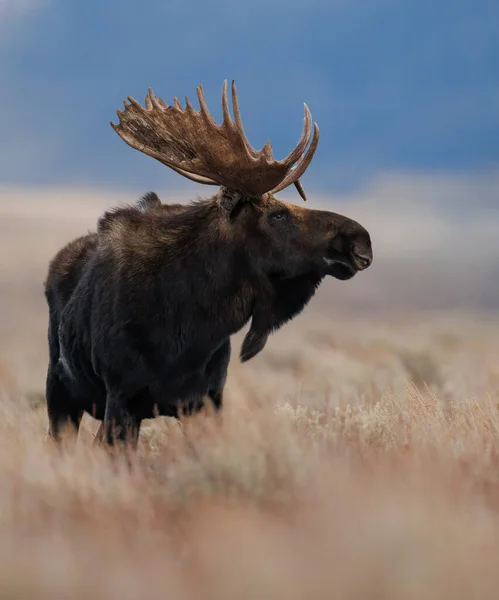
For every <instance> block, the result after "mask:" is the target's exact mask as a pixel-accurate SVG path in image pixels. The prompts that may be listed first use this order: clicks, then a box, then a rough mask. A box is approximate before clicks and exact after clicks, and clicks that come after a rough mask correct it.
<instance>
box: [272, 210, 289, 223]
mask: <svg viewBox="0 0 499 600" xmlns="http://www.w3.org/2000/svg"><path fill="white" fill-rule="evenodd" d="M285 218H286V213H285V211H283V210H280V211H279V212H275V213H273V214H272V215H271V219H272V220H273V221H282V220H283V219H285Z"/></svg>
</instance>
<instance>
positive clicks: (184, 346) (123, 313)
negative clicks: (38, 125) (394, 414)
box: [45, 87, 372, 445]
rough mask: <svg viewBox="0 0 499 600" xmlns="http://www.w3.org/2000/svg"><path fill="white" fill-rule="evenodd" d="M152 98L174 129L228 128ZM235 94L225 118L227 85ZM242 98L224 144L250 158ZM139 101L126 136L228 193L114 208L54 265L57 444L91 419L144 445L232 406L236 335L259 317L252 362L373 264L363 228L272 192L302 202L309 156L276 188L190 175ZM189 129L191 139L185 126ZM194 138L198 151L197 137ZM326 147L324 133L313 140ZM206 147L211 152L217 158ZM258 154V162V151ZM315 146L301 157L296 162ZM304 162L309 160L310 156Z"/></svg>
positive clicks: (246, 347) (150, 198)
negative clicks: (204, 410) (294, 191)
mask: <svg viewBox="0 0 499 600" xmlns="http://www.w3.org/2000/svg"><path fill="white" fill-rule="evenodd" d="M150 94H151V95H150V97H149V101H147V100H146V106H147V109H146V110H144V109H142V108H141V107H140V108H141V110H142V111H143V113H144V114H145V116H146V117H148V116H149V115H147V114H146V113H147V111H149V113H151V114H152V115H155V114H156V113H157V115H159V116H160V117H161V118H165V114H166V115H170V116H171V117H172V118H173V121H172V123H170V127H171V129H174V125H175V119H180V118H184V119H186V118H187V117H189V116H190V118H192V114H191V111H192V113H194V114H195V115H199V114H201V115H204V117H203V118H204V120H205V122H207V123H208V124H209V125H210V126H211V127H212V128H213V129H214V127H218V128H219V129H221V128H220V126H218V125H216V124H214V122H211V121H210V119H211V117H209V118H208V116H206V111H205V108H204V107H205V105H204V99H203V98H202V95H200V104H201V113H195V112H194V111H193V109H192V107H190V108H189V106H190V105H188V108H187V109H186V110H185V111H183V110H182V109H181V108H180V107H179V106H177V105H176V106H175V107H167V106H166V105H165V104H164V103H162V101H159V100H158V99H156V98H155V97H154V96H152V92H150ZM151 98H152V99H153V100H152V101H151ZM223 99H224V111H225V106H226V88H224V96H223ZM131 101H132V100H131ZM233 102H234V111H235V113H236V125H237V132H236V133H237V134H238V135H239V137H237V136H235V135H234V131H233V130H232V137H231V135H229V134H230V133H231V131H230V127H228V125H227V123H228V120H227V116H226V114H225V112H224V126H225V128H226V131H224V132H223V133H224V136H223V138H224V139H225V140H229V141H230V142H231V145H229V151H231V152H232V151H233V150H231V148H233V147H236V149H237V148H238V147H239V155H240V154H241V152H242V150H241V145H242V142H241V140H245V138H242V137H241V131H242V126H240V127H239V124H240V117H239V114H238V108H237V100H236V97H235V88H234V87H233ZM125 106H126V105H125ZM138 106H139V105H138V103H136V102H135V101H133V102H132V104H131V105H128V107H127V106H126V108H125V113H123V116H121V119H122V122H121V125H120V126H114V127H115V129H116V130H117V131H118V133H119V134H120V135H121V137H123V139H124V140H125V141H127V143H129V144H130V145H134V144H140V149H141V150H143V151H144V152H146V153H148V152H147V148H150V149H151V152H150V153H151V155H154V157H155V158H158V160H161V161H162V162H164V163H165V164H167V165H168V166H170V167H172V168H174V169H175V170H177V171H178V172H179V173H181V174H183V175H185V176H189V178H191V179H195V180H197V181H200V182H201V183H208V184H213V183H220V185H221V189H220V191H219V192H218V193H217V194H215V195H214V196H213V197H212V198H209V199H206V200H198V201H195V202H191V203H190V204H188V205H179V204H176V205H167V204H163V203H161V201H160V200H159V198H158V197H157V196H156V195H155V194H152V193H151V194H148V195H146V196H145V197H144V198H143V199H142V200H141V201H140V202H139V203H138V204H136V205H134V206H129V207H125V208H117V209H114V210H110V211H108V212H106V213H105V214H104V215H103V216H102V217H101V218H100V219H99V222H98V227H97V231H96V232H95V233H91V234H88V235H86V236H83V237H81V238H78V239H77V240H74V241H72V242H70V243H69V244H68V245H67V246H65V247H64V248H63V249H62V250H60V251H59V253H58V254H57V255H56V256H55V257H54V259H53V260H52V262H51V265H50V267H49V273H48V276H47V279H46V282H45V295H46V299H47V303H48V307H49V331H48V338H49V366H48V372H47V383H46V397H47V409H48V416H49V434H50V435H51V437H52V438H53V439H55V440H58V439H59V437H60V431H61V427H62V426H63V425H65V424H66V423H67V422H68V421H69V422H70V423H71V424H72V425H73V426H74V427H75V428H76V430H78V428H79V424H80V421H81V418H82V416H83V413H84V412H85V411H86V412H88V413H89V414H91V415H92V416H94V417H95V418H97V419H100V420H102V421H103V425H104V436H105V439H106V441H107V442H108V443H113V442H114V441H115V440H116V439H119V440H122V441H130V442H131V443H132V444H133V445H135V444H136V442H137V439H138V434H139V429H140V423H141V421H142V420H143V419H145V418H151V417H154V416H155V415H165V416H172V417H178V416H179V413H180V412H184V411H185V412H188V413H189V412H192V411H197V410H199V409H200V408H201V407H202V406H203V404H204V401H205V399H206V397H208V398H210V399H211V400H212V402H213V404H214V405H215V407H216V408H220V407H221V406H222V401H223V400H222V399H223V389H224V386H225V382H226V377H227V368H228V364H229V360H230V356H231V343H230V338H231V336H232V335H233V334H234V333H236V332H237V331H239V330H240V329H242V328H243V327H244V326H245V325H246V324H247V323H248V322H249V321H250V320H251V327H250V329H249V331H248V333H247V334H246V336H245V339H244V342H243V345H242V348H241V351H240V358H241V360H242V361H246V360H249V359H250V358H252V357H253V356H255V355H256V354H257V353H258V352H260V351H261V350H262V349H263V347H264V346H265V343H266V341H267V338H268V336H269V335H270V334H271V333H272V332H273V331H275V330H277V329H278V328H279V327H280V326H281V325H282V324H283V323H285V322H286V321H288V320H289V319H291V318H293V317H294V316H296V315H297V314H298V313H299V312H301V310H302V309H303V308H304V306H305V305H306V304H307V302H308V301H309V300H310V298H311V297H312V296H313V294H314V292H315V290H316V289H317V287H318V286H319V284H320V282H321V281H322V279H323V278H324V277H325V276H327V275H331V276H333V277H336V278H338V279H349V278H350V277H352V276H353V275H354V274H355V273H356V272H357V271H359V270H362V269H364V268H366V267H368V266H369V264H370V263H371V260H372V250H371V241H370V237H369V234H368V232H367V231H366V230H365V229H364V228H363V227H362V226H361V225H359V224H358V223H356V222H355V221H353V220H351V219H348V218H347V217H344V216H342V215H338V214H335V213H332V212H328V211H316V210H309V209H304V208H299V207H297V206H294V205H291V204H286V203H284V202H281V201H279V200H277V199H276V198H275V197H274V195H273V192H275V189H276V186H275V183H276V182H277V183H278V186H277V187H279V185H282V183H280V182H282V180H286V177H287V185H289V184H290V183H295V185H296V186H297V188H298V190H299V191H300V193H301V194H302V195H303V196H304V192H303V189H302V188H301V185H300V184H299V182H298V180H297V177H298V176H299V175H300V173H301V172H303V170H304V169H303V162H304V158H303V157H302V158H301V159H300V162H299V163H298V165H297V167H296V170H295V172H294V179H292V178H291V177H290V176H289V165H288V166H287V167H286V169H287V170H286V169H281V170H280V171H279V173H278V175H279V177H277V179H276V176H275V173H271V177H270V179H269V180H268V181H264V179H265V177H262V174H261V173H260V176H259V177H257V176H255V180H256V181H257V187H256V188H255V186H254V185H253V186H252V183H251V180H250V181H249V182H248V181H245V180H244V178H241V181H242V183H241V181H239V182H237V181H236V180H235V179H234V178H235V177H236V176H237V169H235V168H234V166H232V167H231V168H230V169H228V170H227V172H230V174H229V175H228V176H227V177H228V179H224V177H223V175H222V177H220V171H221V170H222V169H220V168H218V169H213V173H217V174H218V175H219V179H222V181H221V182H218V181H216V180H211V179H209V177H208V174H209V173H210V172H208V171H207V169H204V170H203V168H202V164H201V167H200V165H199V164H196V170H194V168H191V169H190V170H189V169H186V168H185V167H186V166H189V165H190V164H191V163H190V162H187V163H186V161H185V160H184V161H183V162H182V160H180V159H178V160H177V158H178V157H177V155H176V154H173V155H172V152H173V151H172V142H171V139H168V141H165V140H160V141H159V142H158V140H157V139H156V138H154V139H155V141H154V144H152V143H151V144H149V145H147V144H144V140H143V139H140V138H141V135H145V136H146V137H147V136H152V137H154V136H157V135H158V133H157V128H155V126H154V123H146V122H145V121H144V114H142V113H140V112H139V113H138V114H139V115H140V118H139V117H138V116H137V114H135V113H134V112H133V111H134V110H135V111H138V108H137V107H138ZM127 108H128V109H129V113H127ZM155 110H156V113H154V111H155ZM203 111H204V112H203ZM119 114H120V113H119ZM186 115H187V117H186ZM127 119H129V120H128V121H127ZM307 119H308V116H307V113H306V124H305V125H306V126H305V128H304V135H305V133H306V130H310V123H308V121H307ZM307 123H308V128H307ZM132 124H133V127H132V126H131V125H132ZM213 124H214V125H213ZM230 124H231V125H233V126H234V123H233V122H232V121H230ZM127 125H130V127H128V129H127ZM163 125H164V123H163ZM119 127H121V130H120V129H119ZM228 130H229V132H228V133H227V131H228ZM182 131H183V135H184V138H185V136H186V133H185V131H186V128H185V127H184V129H183V130H182ZM215 131H216V130H215ZM308 133H310V131H309V132H308ZM132 134H133V135H134V136H136V137H137V140H135V139H134V138H132V137H131V136H132ZM196 135H200V134H199V133H197V134H196ZM211 135H213V137H214V138H215V137H216V136H215V135H214V134H213V133H212V134H211ZM307 135H308V134H307ZM193 136H194V134H193ZM303 137H304V136H302V139H303ZM186 139H187V141H188V142H189V143H190V146H189V147H190V148H191V153H192V146H193V145H194V142H193V139H194V140H195V136H194V137H193V138H192V139H191V138H186ZM317 140H318V129H317V128H316V131H315V132H314V137H313V140H312V146H313V145H314V144H315V146H316V145H317ZM184 141H185V140H184ZM163 142H164V143H165V144H166V145H165V147H164V148H163V149H162V151H163V153H164V154H161V152H160V150H161V148H160V150H158V147H159V146H160V145H161V143H163ZM176 142H177V146H178V144H180V150H179V147H177V146H175V148H174V149H175V151H176V152H177V154H179V155H180V156H184V155H185V152H184V151H182V147H181V142H179V141H178V139H177V138H176ZM205 142H206V140H205V141H204V143H203V144H202V145H201V144H200V146H201V147H202V148H203V149H204V150H205V151H206V148H207V145H206V143H205ZM246 143H247V142H246V141H244V144H246ZM300 143H301V142H300ZM238 144H239V146H238ZM219 146H220V143H219ZM302 146H303V144H302ZM134 147H135V146H134ZM144 148H146V149H144ZM248 148H250V149H251V147H250V146H249V145H248V146H246V147H245V151H246V152H247V154H248V155H249V156H250V157H251V156H253V159H254V160H255V161H257V158H255V156H258V153H256V151H254V150H253V149H251V150H248ZM304 149H305V146H303V148H301V152H300V153H297V152H296V150H295V151H294V154H295V155H296V157H295V156H294V155H293V153H291V155H290V156H291V158H292V159H293V160H294V161H296V159H297V158H299V157H300V155H301V153H303V151H304ZM243 150H244V148H243ZM225 151H226V152H227V149H225ZM314 151H315V148H314ZM234 152H235V151H234ZM261 152H265V153H266V156H265V161H266V163H268V165H267V168H269V169H270V167H272V165H274V166H275V165H278V166H279V165H281V163H282V164H285V163H284V161H281V162H280V163H276V162H275V161H274V162H272V161H271V160H270V155H269V153H268V150H267V151H265V150H262V151H261ZM252 153H254V155H252ZM312 154H313V152H312ZM239 155H238V154H237V153H235V156H239ZM292 155H293V156H292ZM176 157H177V158H176ZM229 158H230V156H229ZM305 158H306V160H308V162H310V159H311V155H310V149H309V151H308V153H307V155H306V156H305ZM190 160H191V161H192V159H190ZM212 160H213V157H212ZM220 160H221V162H222V163H223V162H224V161H223V160H222V159H220ZM225 160H226V162H229V163H230V162H231V161H230V160H228V159H227V157H225ZM265 161H264V162H265ZM250 162H251V161H250ZM300 165H301V166H300ZM256 166H258V165H256ZM256 166H255V167H254V168H256ZM264 166H265V165H264ZM276 169H277V167H276ZM270 170H271V169H270ZM291 172H292V173H293V171H291ZM258 186H260V187H261V189H259V188H258Z"/></svg>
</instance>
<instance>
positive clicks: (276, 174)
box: [111, 81, 319, 200]
mask: <svg viewBox="0 0 499 600" xmlns="http://www.w3.org/2000/svg"><path fill="white" fill-rule="evenodd" d="M197 94H198V99H199V106H200V111H196V110H195V109H194V108H193V107H192V105H191V103H190V102H189V99H188V98H187V96H186V98H185V100H186V108H185V109H183V108H182V107H181V106H180V103H179V101H178V100H177V98H176V97H175V98H174V106H168V105H167V104H165V102H163V100H161V99H160V98H157V97H156V96H155V95H154V93H153V91H152V90H151V89H150V88H149V93H148V95H147V96H146V99H145V108H144V107H142V106H141V105H140V104H139V103H138V102H137V101H136V100H134V99H133V98H131V97H130V96H129V97H128V100H129V104H127V103H126V102H124V105H125V109H124V110H123V111H119V110H118V111H116V113H117V115H118V117H119V124H118V125H115V124H114V123H111V126H112V127H113V129H114V130H115V131H116V132H117V133H118V135H119V136H120V137H121V138H122V139H123V140H124V141H125V142H126V143H127V144H128V145H129V146H131V147H132V148H135V149H136V150H140V151H141V152H144V153H145V154H148V155H149V156H152V157H153V158H155V159H157V160H159V161H160V162H162V163H163V164H165V165H166V166H168V167H170V168H171V169H173V170H174V171H176V172H177V173H179V174H180V175H183V176H184V177H187V178H188V179H191V180H193V181H196V182H198V183H204V184H207V185H219V186H223V187H225V188H228V189H230V190H234V191H236V192H239V193H241V194H243V195H246V196H251V197H259V196H261V195H262V194H265V193H267V192H270V193H275V192H279V191H281V190H283V189H284V188H286V187H288V186H289V185H291V184H292V183H294V184H295V186H296V188H297V190H298V192H299V193H300V195H301V196H302V198H303V199H304V200H306V196H305V192H304V190H303V188H302V186H301V184H300V182H299V178H300V177H301V176H302V175H303V173H304V172H305V170H306V169H307V167H308V165H309V164H310V162H311V160H312V157H313V155H314V153H315V150H316V148H317V144H318V142H319V128H318V126H317V124H316V123H314V132H313V136H312V116H311V114H310V110H309V109H308V106H307V105H306V104H304V107H305V119H304V125H303V131H302V135H301V137H300V140H299V141H298V144H297V145H296V147H295V148H294V149H293V150H292V151H291V152H290V153H289V154H288V156H286V158H284V159H283V160H280V161H276V160H275V159H274V157H273V155H272V147H271V145H270V141H269V142H267V143H266V144H265V146H264V147H263V148H262V149H261V150H260V151H256V150H255V149H254V148H253V147H252V146H251V144H250V143H249V141H248V139H247V138H246V135H245V133H244V129H243V124H242V120H241V115H240V112H239V104H238V101H237V93H236V85H235V83H234V81H233V82H232V104H233V109H234V120H232V119H231V117H230V114H229V103H228V100H227V81H224V85H223V91H222V108H223V122H222V125H218V124H217V123H216V122H215V120H214V119H213V117H212V116H211V115H210V112H209V111H208V107H207V105H206V102H205V99H204V94H203V88H202V86H199V87H198V88H197ZM311 138H312V141H311V144H310V146H309V148H308V150H307V152H306V153H305V154H304V152H305V149H306V147H307V146H308V144H309V142H310V139H311ZM295 163H296V165H295ZM293 165H295V166H294V168H293Z"/></svg>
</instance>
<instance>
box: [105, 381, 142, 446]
mask: <svg viewBox="0 0 499 600" xmlns="http://www.w3.org/2000/svg"><path fill="white" fill-rule="evenodd" d="M129 407H130V401H129V399H128V398H126V397H125V396H124V395H123V394H120V393H116V392H111V393H108V396H107V400H106V410H105V413H104V419H103V421H102V423H101V425H100V427H99V429H98V431H97V434H96V436H95V441H96V442H98V441H101V440H102V441H104V442H105V443H106V444H108V445H109V446H114V445H116V443H119V444H120V445H121V444H123V445H130V446H131V447H132V449H134V450H135V449H136V448H137V443H138V441H139V432H140V424H141V421H142V419H139V418H138V417H137V416H136V415H134V414H132V413H131V412H130V408H129Z"/></svg>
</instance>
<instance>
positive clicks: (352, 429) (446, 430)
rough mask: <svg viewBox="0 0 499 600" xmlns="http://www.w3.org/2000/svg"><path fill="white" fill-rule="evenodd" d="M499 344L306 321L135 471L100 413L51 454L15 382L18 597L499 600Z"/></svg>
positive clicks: (234, 368)
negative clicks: (102, 438) (106, 443)
mask: <svg viewBox="0 0 499 600" xmlns="http://www.w3.org/2000/svg"><path fill="white" fill-rule="evenodd" d="M360 329H362V331H363V335H362V336H360V335H359V331H360ZM498 334H499V322H498V321H496V320H494V319H491V318H490V319H484V318H483V317H482V319H481V320H476V319H472V318H471V317H469V316H468V317H466V316H459V317H456V318H455V319H450V318H449V317H445V318H442V317H439V318H437V317H430V316H426V317H422V316H420V317H418V318H415V319H414V320H413V321H412V322H411V321H410V320H409V319H406V320H405V321H404V322H402V321H401V322H397V321H394V320H388V319H384V320H378V321H374V320H372V321H371V322H370V323H369V322H368V321H364V322H360V321H355V320H353V319H350V320H349V319H343V320H342V321H341V322H340V321H337V322H334V321H332V320H331V321H329V322H328V321H324V319H323V318H321V319H320V320H317V321H315V320H314V319H313V317H310V318H303V319H302V320H301V321H298V322H297V323H296V324H291V325H289V326H288V328H287V329H286V330H283V331H282V332H279V333H278V334H277V335H276V336H274V338H272V339H271V341H270V342H269V347H268V348H267V349H266V350H265V351H264V353H262V355H260V356H259V357H258V358H257V359H255V361H253V363H248V364H247V365H239V364H237V362H236V361H234V362H233V363H232V364H231V368H230V375H229V385H228V391H227V396H226V403H225V409H224V411H223V413H222V415H221V416H220V417H215V416H214V415H213V414H211V413H210V411H209V410H208V411H206V412H205V413H203V414H200V415H198V416H195V417H191V418H189V419H185V420H183V421H182V422H181V423H178V422H176V421H174V420H170V419H161V418H160V419H156V420H151V421H146V422H145V424H144V427H143V431H142V433H141V439H140V444H139V450H138V455H137V458H136V460H134V461H133V466H132V469H131V470H128V469H127V467H126V464H125V461H124V460H120V459H115V460H112V459H111V458H110V457H109V456H108V455H107V454H106V453H105V452H104V451H103V450H102V449H100V448H96V447H95V446H92V445H91V442H92V435H93V433H94V432H95V429H96V427H97V423H96V422H94V421H93V420H92V419H90V417H86V418H85V419H84V424H83V426H82V430H81V433H80V438H79V439H78V441H77V442H76V444H74V443H71V441H70V440H68V441H67V443H66V444H65V446H64V449H63V451H62V452H61V453H58V452H57V451H55V450H53V449H52V448H51V447H50V446H47V445H46V444H45V442H44V439H45V429H46V416H45V407H44V400H43V394H42V388H40V393H39V394H38V395H30V396H25V395H23V393H21V392H19V391H18V390H16V384H15V381H9V380H8V378H7V375H6V374H4V377H3V380H2V381H3V387H2V401H1V403H0V411H1V418H0V447H1V449H0V481H1V485H0V531H1V535H0V556H1V558H0V597H1V598H23V599H24V598H47V599H53V600H57V599H59V598H60V599H63V598H64V599H67V598H81V599H87V598H93V599H96V600H97V599H101V598H102V599H104V598H106V599H108V598H109V599H111V598H113V599H114V598H118V597H119V598H151V599H152V598H169V599H191V598H213V599H217V600H219V599H231V600H232V599H234V598H238V599H246V598H248V599H249V598H273V599H274V598H276V599H279V598H282V599H286V600H290V599H292V598H297V599H302V598H305V597H306V596H307V597H310V598H328V599H329V598H352V599H357V598H359V599H367V598H373V599H374V598H376V599H378V598H384V599H385V598H386V599H392V598H393V599H397V600H405V599H418V600H419V599H422V598H424V599H425V600H427V599H434V598H453V599H460V598H463V599H467V600H468V599H470V598H480V599H481V600H483V599H486V598H497V594H498V590H499V570H498V569H497V556H498V555H499V512H498V511H499V404H498V401H499V395H498V392H497V390H498V383H499V361H498V359H497V356H499V353H498V352H497V351H498V350H499V335H498ZM236 341H238V340H237V339H236Z"/></svg>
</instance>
